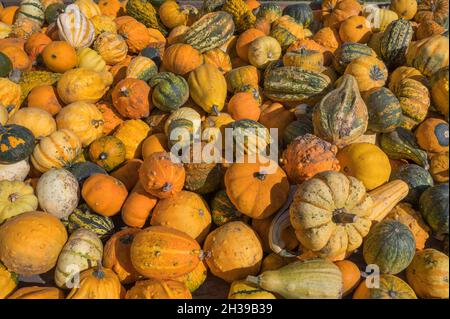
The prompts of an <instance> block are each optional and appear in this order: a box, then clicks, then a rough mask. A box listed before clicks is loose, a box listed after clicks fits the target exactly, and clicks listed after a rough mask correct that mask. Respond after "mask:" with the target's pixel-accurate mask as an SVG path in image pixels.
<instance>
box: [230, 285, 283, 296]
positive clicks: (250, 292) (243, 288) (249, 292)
mask: <svg viewBox="0 0 450 319" xmlns="http://www.w3.org/2000/svg"><path fill="white" fill-rule="evenodd" d="M228 299H277V298H276V297H275V295H273V294H272V293H270V292H268V291H265V290H263V289H261V288H258V287H257V286H256V285H255V284H251V283H249V282H248V281H246V280H238V281H234V282H233V283H232V284H231V286H230V291H229V292H228Z"/></svg>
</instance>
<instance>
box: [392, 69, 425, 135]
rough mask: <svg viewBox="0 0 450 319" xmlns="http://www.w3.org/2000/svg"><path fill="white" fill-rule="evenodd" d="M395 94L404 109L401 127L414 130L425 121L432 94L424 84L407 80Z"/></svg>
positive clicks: (398, 87) (401, 82)
mask: <svg viewBox="0 0 450 319" xmlns="http://www.w3.org/2000/svg"><path fill="white" fill-rule="evenodd" d="M394 93H395V95H396V96H397V98H398V100H399V101H400V107H401V108H402V120H401V122H400V126H402V127H404V128H406V129H412V128H413V127H415V126H416V125H417V124H419V123H420V122H422V121H423V120H424V119H425V117H426V115H427V112H428V108H429V107H430V93H429V90H428V89H427V87H426V86H425V85H424V84H422V83H421V82H419V81H417V80H414V79H412V78H405V79H403V80H401V81H400V83H399V84H398V86H397V91H395V92H394Z"/></svg>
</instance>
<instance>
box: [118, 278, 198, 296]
mask: <svg viewBox="0 0 450 319" xmlns="http://www.w3.org/2000/svg"><path fill="white" fill-rule="evenodd" d="M125 299H192V296H191V293H190V292H189V290H188V288H187V287H186V285H185V284H183V283H182V282H180V281H178V280H167V279H166V280H159V279H154V278H152V279H149V280H140V281H138V282H137V283H136V284H135V285H134V286H133V287H132V288H131V289H130V290H128V291H127V294H126V295H125Z"/></svg>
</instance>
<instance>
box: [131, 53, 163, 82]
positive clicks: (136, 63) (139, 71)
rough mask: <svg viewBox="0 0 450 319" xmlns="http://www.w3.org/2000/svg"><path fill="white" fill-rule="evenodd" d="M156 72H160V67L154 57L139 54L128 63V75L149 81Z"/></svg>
mask: <svg viewBox="0 0 450 319" xmlns="http://www.w3.org/2000/svg"><path fill="white" fill-rule="evenodd" d="M156 73H158V67H157V66H156V64H155V62H153V60H152V59H150V58H147V57H145V56H137V57H135V58H133V59H132V60H131V62H130V64H129V65H128V67H127V74H126V77H127V78H135V79H138V80H143V81H149V80H150V79H151V78H152V77H154V76H155V75H156Z"/></svg>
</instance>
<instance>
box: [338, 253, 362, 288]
mask: <svg viewBox="0 0 450 319" xmlns="http://www.w3.org/2000/svg"><path fill="white" fill-rule="evenodd" d="M335 264H336V266H338V267H339V270H340V271H341V273H342V281H343V283H344V284H343V295H344V296H346V295H348V294H350V293H351V292H352V291H353V290H354V289H355V288H356V286H357V285H358V284H359V281H360V279H361V272H360V270H359V268H358V266H356V265H355V263H353V262H351V261H350V260H340V261H337V262H335Z"/></svg>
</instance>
